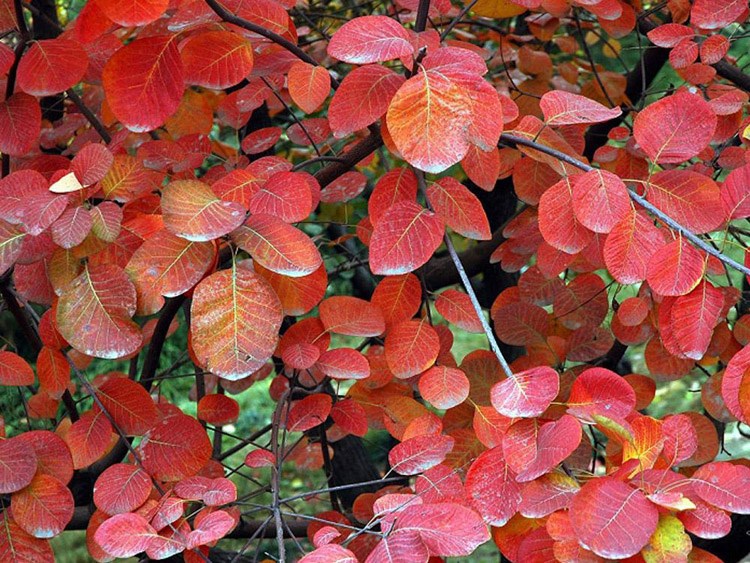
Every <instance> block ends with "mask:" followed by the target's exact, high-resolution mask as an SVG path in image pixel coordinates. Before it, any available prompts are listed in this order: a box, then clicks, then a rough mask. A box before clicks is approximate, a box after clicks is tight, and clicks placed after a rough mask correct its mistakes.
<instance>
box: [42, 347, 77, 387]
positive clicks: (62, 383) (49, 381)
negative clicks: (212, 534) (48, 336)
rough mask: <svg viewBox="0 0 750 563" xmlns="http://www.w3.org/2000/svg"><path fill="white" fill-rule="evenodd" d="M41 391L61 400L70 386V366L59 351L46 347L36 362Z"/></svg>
mask: <svg viewBox="0 0 750 563" xmlns="http://www.w3.org/2000/svg"><path fill="white" fill-rule="evenodd" d="M36 372H37V375H38V376H39V389H40V390H41V391H44V392H45V393H47V394H49V395H50V396H51V397H53V398H55V399H60V398H61V397H62V396H63V393H65V391H66V390H67V389H68V385H69V384H70V365H69V364H68V360H67V359H66V358H65V356H64V355H63V354H62V352H60V351H59V350H55V349H53V348H49V347H48V346H45V347H43V348H42V349H41V351H40V352H39V356H37V360H36Z"/></svg>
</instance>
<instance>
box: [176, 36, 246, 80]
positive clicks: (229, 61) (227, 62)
mask: <svg viewBox="0 0 750 563" xmlns="http://www.w3.org/2000/svg"><path fill="white" fill-rule="evenodd" d="M180 56H181V57H182V64H183V65H184V68H185V82H186V83H187V84H194V85H196V86H203V87H205V88H214V89H216V90H220V89H223V88H229V87H230V86H234V85H235V84H237V83H239V82H241V81H242V79H243V78H245V77H247V76H248V75H249V74H250V71H252V69H253V47H252V45H251V44H250V41H248V40H247V39H245V38H244V37H242V36H241V35H239V34H238V33H233V32H231V31H206V32H203V33H199V34H197V35H192V36H190V37H189V38H188V39H187V40H186V41H185V42H184V43H183V44H182V45H181V50H180Z"/></svg>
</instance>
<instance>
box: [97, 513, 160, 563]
mask: <svg viewBox="0 0 750 563" xmlns="http://www.w3.org/2000/svg"><path fill="white" fill-rule="evenodd" d="M154 536H156V530H154V528H153V527H152V526H151V525H150V524H149V523H148V522H147V521H146V519H145V518H144V517H143V516H140V515H139V514H133V513H131V512H128V513H126V514H118V515H116V516H113V517H112V518H109V519H107V520H105V521H104V522H102V524H101V525H100V526H99V527H98V528H97V530H96V533H95V534H94V540H95V541H96V543H97V544H99V546H100V547H101V548H102V549H103V550H104V551H105V552H107V553H108V554H109V555H110V556H112V557H132V556H133V555H137V554H139V553H141V552H143V551H146V550H147V549H148V548H149V546H150V545H151V543H152V541H153V538H154Z"/></svg>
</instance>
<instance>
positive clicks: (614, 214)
mask: <svg viewBox="0 0 750 563" xmlns="http://www.w3.org/2000/svg"><path fill="white" fill-rule="evenodd" d="M630 209H631V207H630V197H629V196H628V190H627V188H626V187H625V184H624V183H623V181H622V180H620V178H619V176H617V175H616V174H612V173H611V172H608V171H606V170H591V171H589V172H586V173H584V174H581V175H580V176H576V177H575V179H574V180H573V212H574V214H575V216H576V219H578V220H579V221H580V222H581V224H582V225H583V226H584V227H586V228H587V229H591V230H592V231H594V232H595V233H608V232H610V231H611V230H612V228H613V227H614V226H615V225H616V224H617V223H619V222H620V221H622V220H623V219H624V218H625V217H627V215H628V211H629V210H630Z"/></svg>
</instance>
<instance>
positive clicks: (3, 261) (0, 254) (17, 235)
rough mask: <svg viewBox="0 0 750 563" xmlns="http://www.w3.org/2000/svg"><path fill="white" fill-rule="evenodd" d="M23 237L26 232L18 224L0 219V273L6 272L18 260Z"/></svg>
mask: <svg viewBox="0 0 750 563" xmlns="http://www.w3.org/2000/svg"><path fill="white" fill-rule="evenodd" d="M24 238H26V233H24V232H23V231H22V230H21V229H20V228H19V227H18V226H16V225H11V224H10V223H7V222H5V221H3V220H2V219H0V275H2V274H4V273H5V272H7V271H8V270H9V269H10V268H11V267H12V266H13V265H14V264H15V263H16V260H18V258H19V256H20V255H21V250H22V243H23V240H24Z"/></svg>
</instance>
